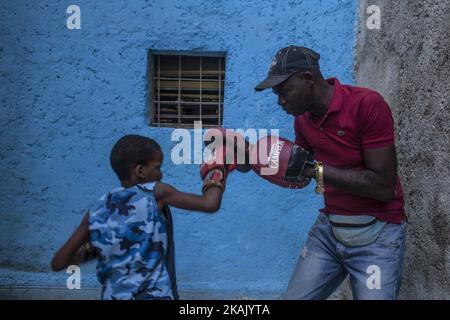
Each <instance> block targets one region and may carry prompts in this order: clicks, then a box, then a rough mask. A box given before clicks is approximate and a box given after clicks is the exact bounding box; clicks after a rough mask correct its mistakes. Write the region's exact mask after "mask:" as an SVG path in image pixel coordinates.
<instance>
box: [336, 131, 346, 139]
mask: <svg viewBox="0 0 450 320" xmlns="http://www.w3.org/2000/svg"><path fill="white" fill-rule="evenodd" d="M337 134H338V136H340V137H342V136H345V131H344V130H338V132H337Z"/></svg>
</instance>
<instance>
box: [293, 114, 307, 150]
mask: <svg viewBox="0 0 450 320" xmlns="http://www.w3.org/2000/svg"><path fill="white" fill-rule="evenodd" d="M294 131H295V144H298V145H300V146H301V147H302V148H303V149H306V150H308V151H311V145H310V144H309V143H308V141H307V140H306V138H305V136H304V135H303V134H302V132H301V129H300V118H299V117H297V118H295V120H294Z"/></svg>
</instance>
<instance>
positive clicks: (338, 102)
mask: <svg viewBox="0 0 450 320" xmlns="http://www.w3.org/2000/svg"><path fill="white" fill-rule="evenodd" d="M326 81H327V82H328V83H329V84H331V85H333V86H334V90H333V98H331V102H330V104H329V105H328V110H327V113H325V115H324V116H323V117H322V118H320V119H316V120H315V119H314V117H313V116H312V115H311V114H309V117H310V118H311V120H313V122H314V123H315V124H316V126H317V127H319V126H322V124H323V123H324V122H325V120H326V119H327V117H328V115H329V114H330V113H333V112H339V111H340V110H341V109H342V97H343V91H342V86H341V84H340V83H339V80H338V79H337V78H329V79H326Z"/></svg>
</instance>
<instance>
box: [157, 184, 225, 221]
mask: <svg viewBox="0 0 450 320" xmlns="http://www.w3.org/2000/svg"><path fill="white" fill-rule="evenodd" d="M222 194H223V190H222V188H219V187H215V186H213V187H210V188H207V189H206V190H205V192H204V193H203V195H201V196H200V195H196V194H191V193H186V192H181V191H178V190H177V189H175V188H174V187H172V186H171V185H168V184H165V183H162V182H158V183H157V184H156V186H155V198H156V200H157V201H158V202H161V203H162V205H169V206H174V207H176V208H180V209H187V210H197V211H203V212H209V213H214V212H216V211H217V210H219V208H220V203H221V201H222Z"/></svg>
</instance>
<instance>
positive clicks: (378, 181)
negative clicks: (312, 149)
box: [311, 165, 395, 202]
mask: <svg viewBox="0 0 450 320" xmlns="http://www.w3.org/2000/svg"><path fill="white" fill-rule="evenodd" d="M323 172H324V182H325V184H329V185H332V186H334V187H336V188H339V189H340V190H342V191H345V192H348V193H351V194H354V195H357V196H360V197H365V198H372V199H375V200H378V201H383V202H387V201H389V200H390V199H392V195H393V192H394V188H395V180H394V181H393V183H388V182H386V180H387V179H386V178H385V177H383V176H382V175H381V174H379V173H376V172H374V171H371V170H367V169H366V170H351V169H339V168H336V167H332V166H328V165H324V169H323ZM311 177H314V175H311Z"/></svg>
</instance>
